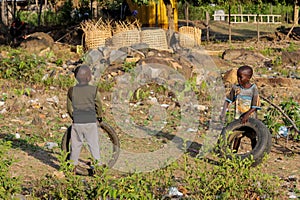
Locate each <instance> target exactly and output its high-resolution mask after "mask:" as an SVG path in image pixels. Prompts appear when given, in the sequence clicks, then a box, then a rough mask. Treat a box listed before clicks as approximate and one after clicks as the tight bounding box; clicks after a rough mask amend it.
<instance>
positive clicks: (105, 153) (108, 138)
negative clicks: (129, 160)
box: [61, 122, 120, 175]
mask: <svg viewBox="0 0 300 200" xmlns="http://www.w3.org/2000/svg"><path fill="white" fill-rule="evenodd" d="M98 128H99V142H100V154H101V163H103V164H104V165H105V166H107V167H109V168H111V167H113V165H114V164H115V163H116V162H117V159H118V157H119V154H120V141H119V138H118V136H117V134H116V132H115V131H114V129H113V128H112V127H111V126H109V125H108V124H107V123H105V122H101V123H99V125H98ZM61 149H62V150H63V151H65V152H68V156H67V160H69V159H70V154H69V152H70V150H71V126H69V127H68V129H67V130H66V132H65V134H64V136H63V138H62V142H61ZM79 159H80V161H81V162H82V163H85V165H88V163H89V161H88V160H87V159H86V158H82V157H80V158H79ZM76 173H77V174H80V175H91V168H90V167H86V166H82V165H78V166H77V167H76Z"/></svg>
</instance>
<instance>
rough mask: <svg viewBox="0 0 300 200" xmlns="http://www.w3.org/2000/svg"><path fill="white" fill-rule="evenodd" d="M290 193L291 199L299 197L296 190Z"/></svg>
mask: <svg viewBox="0 0 300 200" xmlns="http://www.w3.org/2000/svg"><path fill="white" fill-rule="evenodd" d="M288 195H289V199H297V198H298V197H297V195H296V193H295V192H289V193H288Z"/></svg>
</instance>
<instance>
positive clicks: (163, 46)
mask: <svg viewBox="0 0 300 200" xmlns="http://www.w3.org/2000/svg"><path fill="white" fill-rule="evenodd" d="M141 42H143V43H146V44H148V45H149V47H150V48H152V49H158V50H169V48H168V43H167V37H166V32H165V31H164V30H163V29H149V30H143V31H142V32H141Z"/></svg>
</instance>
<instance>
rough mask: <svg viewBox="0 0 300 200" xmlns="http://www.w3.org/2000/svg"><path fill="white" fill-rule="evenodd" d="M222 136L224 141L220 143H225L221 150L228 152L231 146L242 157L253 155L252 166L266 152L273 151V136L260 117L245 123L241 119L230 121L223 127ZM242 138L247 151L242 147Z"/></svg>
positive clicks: (257, 162)
mask: <svg viewBox="0 0 300 200" xmlns="http://www.w3.org/2000/svg"><path fill="white" fill-rule="evenodd" d="M221 138H222V140H223V142H220V144H222V143H223V145H221V152H223V153H224V152H225V154H226V151H227V150H228V148H229V149H230V150H232V151H233V152H234V153H235V154H236V156H239V157H240V158H241V159H245V158H248V157H250V156H251V155H252V156H253V159H254V163H253V164H252V166H257V165H258V164H260V163H261V162H262V159H263V157H264V156H265V154H268V153H270V151H271V146H272V136H271V134H270V131H269V129H268V128H267V127H266V126H265V125H264V124H263V123H262V122H261V121H260V120H258V119H253V118H250V119H249V120H248V122H247V123H245V124H241V122H240V120H239V119H237V120H235V121H233V122H231V123H229V124H228V125H227V126H226V127H224V128H223V130H222V133H221ZM242 139H243V140H244V141H243V142H244V147H245V146H246V148H244V149H245V150H246V152H243V150H241V149H240V148H241V145H240V144H241V141H242ZM247 141H248V142H247ZM249 143H250V144H249ZM247 146H248V148H247Z"/></svg>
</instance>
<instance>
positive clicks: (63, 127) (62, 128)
mask: <svg viewBox="0 0 300 200" xmlns="http://www.w3.org/2000/svg"><path fill="white" fill-rule="evenodd" d="M60 129H61V130H67V129H68V128H67V127H65V126H62V127H60Z"/></svg>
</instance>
